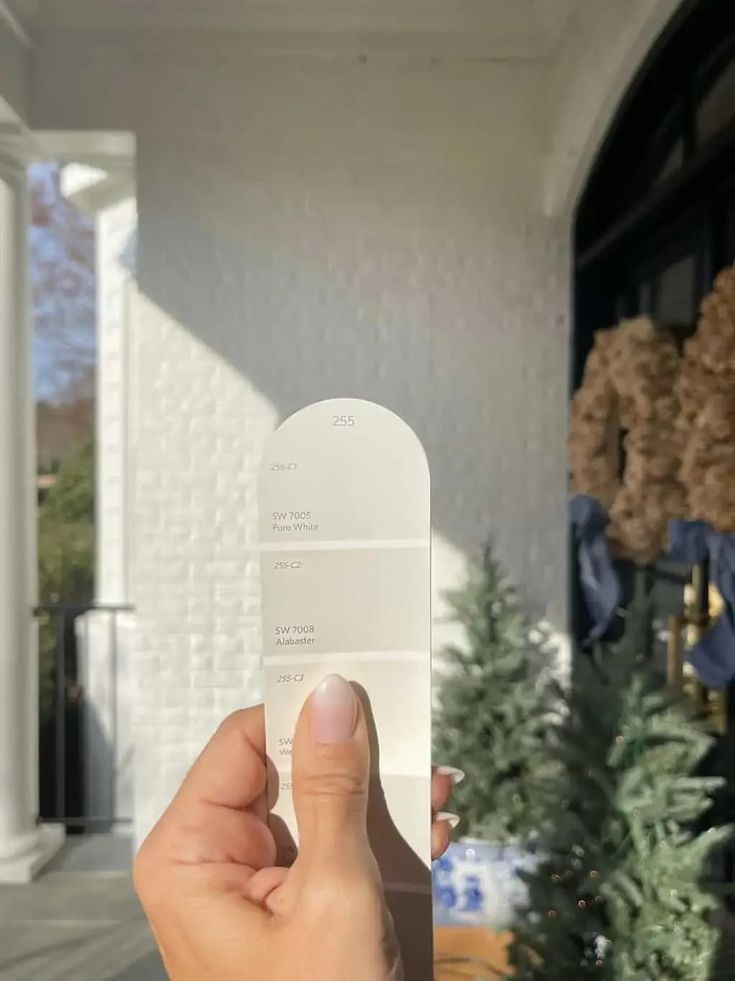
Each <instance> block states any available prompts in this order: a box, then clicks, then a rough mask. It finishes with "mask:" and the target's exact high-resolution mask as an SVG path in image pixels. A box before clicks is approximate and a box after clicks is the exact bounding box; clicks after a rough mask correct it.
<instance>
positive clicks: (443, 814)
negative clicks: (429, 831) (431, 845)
mask: <svg viewBox="0 0 735 981" xmlns="http://www.w3.org/2000/svg"><path fill="white" fill-rule="evenodd" d="M436 820H437V821H446V822H447V824H448V825H449V827H450V828H456V827H457V825H458V824H459V814H452V812H451V811H437V815H436Z"/></svg>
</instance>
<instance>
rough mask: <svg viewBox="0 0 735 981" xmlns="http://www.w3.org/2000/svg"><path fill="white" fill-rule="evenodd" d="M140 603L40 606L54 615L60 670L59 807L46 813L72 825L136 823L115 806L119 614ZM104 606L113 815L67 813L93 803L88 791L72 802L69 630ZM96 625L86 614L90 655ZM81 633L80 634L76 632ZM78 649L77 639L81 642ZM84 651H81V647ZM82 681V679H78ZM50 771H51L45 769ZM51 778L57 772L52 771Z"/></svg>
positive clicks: (56, 694) (56, 710) (56, 711)
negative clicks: (92, 627)
mask: <svg viewBox="0 0 735 981" xmlns="http://www.w3.org/2000/svg"><path fill="white" fill-rule="evenodd" d="M133 609H134V608H133V607H132V606H131V605H129V604H126V603H121V604H100V605H95V604H90V603H69V604H66V603H52V604H48V605H41V606H38V607H36V608H35V609H34V615H35V616H36V617H38V618H41V617H49V620H50V623H51V626H52V631H53V635H54V646H53V651H52V658H53V666H54V671H55V676H54V686H53V698H52V705H53V726H52V731H53V736H54V740H53V756H52V759H51V760H50V761H49V763H53V778H54V794H53V801H52V804H51V808H52V810H53V811H54V813H53V814H45V815H43V817H44V818H51V819H52V820H56V821H60V822H62V823H64V824H65V825H66V826H67V828H77V829H78V828H82V829H84V831H85V832H86V831H90V830H92V831H93V830H95V828H97V827H98V826H101V827H103V828H104V826H106V825H110V824H113V823H116V824H130V823H132V815H125V816H124V817H122V816H120V815H116V814H115V813H114V811H115V805H116V798H117V793H116V791H117V775H118V773H117V771H118V754H119V747H118V737H119V728H120V719H119V712H118V702H117V695H118V685H117V670H118V660H119V648H118V640H119V638H118V627H119V623H118V614H120V613H123V612H125V613H127V612H132V610H133ZM93 611H99V612H101V613H107V614H108V615H109V618H110V619H109V631H110V633H109V690H108V694H109V697H110V699H111V702H110V733H109V735H110V742H111V766H110V775H109V776H110V781H111V785H112V786H111V796H110V801H111V807H110V811H111V813H110V814H85V813H82V814H69V815H67V814H66V811H67V808H68V807H71V809H72V810H77V809H81V810H82V811H84V810H86V807H87V806H88V805H87V802H85V800H84V796H82V799H81V800H77V799H76V797H75V795H74V794H72V796H73V797H74V798H75V799H74V800H71V799H70V800H69V801H67V781H66V773H67V764H68V763H69V762H70V761H69V760H67V756H68V753H69V747H68V746H67V739H66V722H67V718H66V716H67V700H66V667H67V664H66V661H67V650H66V631H67V628H68V629H74V630H76V627H75V621H76V618H77V617H79V616H85V615H86V614H87V613H90V612H93ZM90 633H91V632H90V624H89V620H88V619H87V618H86V616H85V623H84V643H85V653H86V656H87V657H90V656H93V654H94V652H92V651H91V650H90ZM75 636H76V635H75ZM75 650H76V641H75ZM77 654H78V652H77ZM78 670H79V664H78V656H77V671H78ZM75 680H78V679H75ZM86 696H87V693H86V692H82V701H81V703H80V705H79V711H80V718H79V726H80V739H81V740H82V743H81V747H76V746H74V747H73V752H74V753H75V754H78V753H79V749H80V748H81V755H79V756H77V755H75V756H74V757H73V758H71V763H72V764H73V765H74V766H77V767H79V766H80V765H81V764H82V763H83V761H84V758H85V757H84V754H85V753H86V752H88V747H87V746H86V745H85V743H84V738H85V729H84V710H85V706H84V699H85V698H86ZM45 772H48V771H45ZM48 775H49V778H50V777H51V775H52V774H51V773H49V774H48ZM81 779H82V783H83V785H85V778H84V775H83V774H82V775H81ZM77 804H81V808H77V806H76V805H77Z"/></svg>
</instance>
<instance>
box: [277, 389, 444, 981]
mask: <svg viewBox="0 0 735 981" xmlns="http://www.w3.org/2000/svg"><path fill="white" fill-rule="evenodd" d="M429 500H430V494H429V470H428V465H427V462H426V456H425V454H424V451H423V448H422V447H421V444H420V442H419V440H418V438H417V437H416V436H415V435H414V433H413V432H412V430H411V429H410V428H409V427H408V426H407V425H406V423H404V422H403V421H402V420H401V419H399V417H398V416H396V415H394V414H393V413H392V412H390V411H389V410H387V409H384V408H382V407H381V406H377V405H375V404H374V403H372V402H366V401H363V400H360V399H330V400H327V401H324V402H318V403H316V404H314V405H310V406H308V407H307V408H305V409H302V410H301V411H300V412H297V413H296V415H294V416H292V417H291V418H290V419H288V420H286V422H285V423H284V424H283V425H282V426H281V427H280V428H279V429H278V430H277V431H276V433H275V434H274V436H273V438H272V439H271V440H270V441H269V443H268V445H267V448H266V451H265V455H264V458H263V462H262V464H261V470H260V480H259V494H258V501H259V527H260V537H261V542H262V546H263V550H262V552H261V578H262V611H263V659H264V666H265V701H266V748H267V752H268V756H269V758H270V761H271V763H272V764H273V767H272V773H273V774H274V776H273V779H272V781H271V786H270V787H269V797H270V800H271V804H272V814H273V816H274V817H273V822H272V825H273V829H274V833H275V834H276V839H277V841H278V844H279V849H280V857H281V860H282V861H286V862H288V861H290V860H292V859H293V857H294V856H295V853H296V848H297V845H296V843H297V841H298V836H297V827H296V821H295V815H294V813H293V804H292V800H291V758H292V757H291V750H292V744H293V734H294V729H295V726H296V721H297V719H298V715H299V712H300V711H301V707H302V705H303V703H304V700H305V699H306V697H307V696H308V694H309V693H310V692H311V691H312V690H313V689H314V688H315V687H316V686H317V685H318V684H319V682H320V681H321V680H322V679H323V678H324V677H326V676H327V675H329V674H333V673H338V674H341V675H342V676H343V677H345V678H347V679H348V680H349V681H351V682H352V683H353V684H354V685H355V687H356V688H357V690H358V692H359V694H360V697H361V699H362V701H363V705H364V707H365V711H366V715H367V718H368V725H369V728H370V730H371V737H372V746H371V750H372V760H371V763H372V771H373V772H372V776H371V788H370V802H369V806H368V832H369V835H370V841H371V845H372V847H373V851H374V852H375V855H376V858H377V860H378V864H379V866H380V868H381V872H382V875H383V881H384V885H385V889H386V893H387V896H388V901H389V904H390V905H391V908H392V910H393V912H394V918H395V920H396V927H397V931H398V935H399V942H400V943H401V949H402V954H403V960H404V970H405V973H406V978H407V979H411V978H416V979H420V978H426V977H430V975H431V895H430V884H431V873H430V867H431V779H430V773H431V598H430V597H431V582H430V571H431V546H430V541H431V539H430V504H429ZM283 543H286V545H285V546H284V547H281V546H282V545H283ZM304 544H306V545H308V547H307V548H304V547H303V545H304ZM427 972H428V973H427Z"/></svg>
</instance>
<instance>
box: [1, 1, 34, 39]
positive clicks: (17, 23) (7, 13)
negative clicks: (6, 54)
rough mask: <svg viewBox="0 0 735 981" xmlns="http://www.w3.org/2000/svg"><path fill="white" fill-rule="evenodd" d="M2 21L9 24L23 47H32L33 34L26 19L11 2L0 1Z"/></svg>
mask: <svg viewBox="0 0 735 981" xmlns="http://www.w3.org/2000/svg"><path fill="white" fill-rule="evenodd" d="M0 20H2V21H4V23H5V24H7V26H8V27H9V28H10V30H11V31H12V33H13V34H14V35H15V37H16V38H17V40H18V41H20V43H21V44H22V45H23V47H25V48H30V47H32V45H33V42H32V40H31V34H30V31H29V29H28V27H27V26H26V24H25V21H24V18H23V17H22V16H21V14H19V13H18V11H17V10H16V8H15V6H14V4H12V3H11V2H10V0H0Z"/></svg>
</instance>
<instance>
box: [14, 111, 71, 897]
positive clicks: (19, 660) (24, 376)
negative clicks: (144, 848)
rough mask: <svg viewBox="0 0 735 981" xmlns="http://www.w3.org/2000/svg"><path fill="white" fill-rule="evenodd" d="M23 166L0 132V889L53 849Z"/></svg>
mask: <svg viewBox="0 0 735 981" xmlns="http://www.w3.org/2000/svg"><path fill="white" fill-rule="evenodd" d="M26 166H27V157H26V152H25V144H24V139H23V135H22V132H21V130H20V129H19V128H16V127H13V128H3V129H0V882H26V881H28V880H30V879H31V878H32V877H33V875H34V874H35V873H36V872H37V871H38V869H39V868H40V867H41V866H42V865H43V864H44V862H45V861H46V860H47V859H48V858H49V857H50V854H53V852H54V851H55V850H56V848H58V846H59V844H60V843H61V841H62V840H63V832H62V831H61V829H59V828H46V829H41V828H39V826H38V645H37V629H36V623H35V619H34V616H33V607H34V604H35V602H36V596H37V575H36V496H35V495H36V491H35V479H34V477H35V460H36V454H35V427H34V416H33V381H32V374H31V330H30V321H29V304H28V270H27V252H28V246H27V234H28V219H27V216H28V188H27V178H26Z"/></svg>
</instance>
